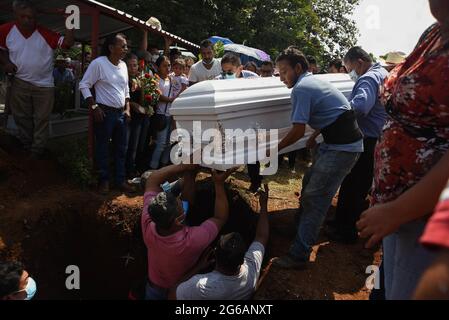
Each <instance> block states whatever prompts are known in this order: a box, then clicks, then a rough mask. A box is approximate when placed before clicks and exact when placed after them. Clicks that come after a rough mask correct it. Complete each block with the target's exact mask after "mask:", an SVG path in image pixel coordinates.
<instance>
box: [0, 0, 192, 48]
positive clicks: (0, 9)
mask: <svg viewBox="0 0 449 320" xmlns="http://www.w3.org/2000/svg"><path fill="white" fill-rule="evenodd" d="M12 2H13V0H0V21H5V22H6V21H12V20H14V15H13V13H12ZM35 3H36V7H37V8H38V9H37V10H38V12H39V18H38V20H39V24H41V25H43V26H45V27H47V28H49V29H51V30H53V31H56V32H59V33H64V31H65V20H64V18H63V15H64V13H65V10H66V8H67V7H68V6H69V5H77V6H78V7H79V8H80V12H81V29H80V30H75V37H76V40H77V41H79V42H82V43H88V42H90V43H91V44H92V50H93V55H94V56H97V54H96V53H97V49H96V48H97V47H98V43H99V39H100V38H104V37H106V36H108V35H110V34H114V33H117V32H123V31H125V30H129V29H132V28H134V27H137V28H140V29H147V30H148V31H149V32H151V33H153V34H155V35H158V36H160V37H163V38H169V39H172V40H174V41H175V42H177V43H182V44H183V45H184V46H187V47H189V48H192V49H199V46H198V45H196V44H194V43H192V42H189V41H187V40H185V39H182V38H181V37H178V36H176V35H174V34H171V33H169V32H166V31H164V30H157V29H156V28H155V27H152V26H149V25H147V24H146V22H145V21H142V20H140V19H138V18H136V17H134V16H132V15H130V14H127V13H126V12H123V11H120V10H117V9H115V8H112V7H109V6H107V5H105V4H103V3H100V2H98V1H94V0H36V1H35Z"/></svg>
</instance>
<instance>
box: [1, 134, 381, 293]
mask: <svg viewBox="0 0 449 320" xmlns="http://www.w3.org/2000/svg"><path fill="white" fill-rule="evenodd" d="M283 177H285V178H283ZM200 179H201V180H203V181H202V182H200V183H199V185H198V201H197V206H196V207H194V208H193V212H195V215H194V216H190V217H189V223H191V224H192V225H196V224H199V223H200V222H201V221H203V220H204V219H206V218H208V217H210V216H212V214H213V207H214V206H213V199H214V193H213V188H212V185H211V184H210V181H208V179H207V178H206V176H205V175H202V176H201V178H200ZM277 179H278V180H279V188H277V187H276V185H273V188H272V189H271V195H270V196H271V197H270V204H269V210H270V212H271V227H272V228H271V229H272V230H271V239H270V243H269V245H268V247H267V252H266V257H265V266H264V268H265V272H264V274H263V281H262V285H261V287H260V290H259V291H258V293H257V294H256V297H255V298H256V299H262V300H263V299H304V300H306V299H348V300H349V299H366V298H367V297H368V293H369V292H368V291H367V289H365V288H364V285H365V279H366V277H367V275H366V274H365V269H366V267H367V266H369V265H372V264H378V263H379V258H380V254H379V253H378V252H374V251H366V250H364V249H363V246H362V244H361V243H359V244H357V245H354V246H344V245H339V244H335V243H329V242H327V239H326V238H325V237H324V236H322V237H321V239H320V243H321V244H320V245H318V246H316V247H315V249H314V258H315V262H314V263H313V264H312V266H311V268H310V269H308V270H305V271H283V270H277V269H275V268H272V267H271V265H270V264H269V261H270V259H271V258H272V257H276V256H280V255H282V254H285V253H286V252H287V251H288V248H289V246H290V244H291V241H292V240H293V237H294V228H292V226H293V216H294V212H295V208H296V207H297V205H298V197H297V194H296V191H297V190H299V186H300V180H294V179H293V178H292V175H291V174H290V172H288V173H285V172H281V177H280V178H277ZM248 186H249V183H248V180H247V177H246V176H245V175H244V174H243V173H238V174H236V175H235V176H234V177H233V180H232V182H231V187H230V188H228V197H229V200H230V203H231V205H230V208H231V215H230V221H229V223H228V225H227V226H226V227H225V229H224V230H223V232H225V233H226V232H231V231H237V232H240V233H242V234H243V236H244V238H245V239H246V240H247V242H248V244H249V243H250V242H251V241H252V239H253V237H254V232H255V223H256V222H257V214H255V213H254V211H255V209H256V207H257V205H256V201H255V199H254V198H253V197H252V196H251V195H250V194H249V193H247V192H246V191H245V189H246V188H247V187H248ZM0 195H1V196H0V197H1V198H0V258H6V259H18V260H21V261H23V262H24V263H25V265H26V267H27V269H28V270H29V271H30V273H31V274H32V275H33V276H34V277H35V278H36V279H37V281H38V285H39V290H38V294H37V296H36V298H37V299H75V300H76V299H126V298H127V296H128V291H129V289H130V288H133V287H135V286H137V285H139V284H141V283H143V282H144V281H145V277H146V263H147V262H146V249H145V246H144V244H143V241H142V238H141V237H142V236H141V230H140V215H141V210H142V205H143V199H142V197H141V196H137V197H133V198H129V197H127V196H125V195H123V194H120V193H111V194H110V195H109V196H108V197H102V196H99V195H98V194H97V193H96V192H94V191H92V190H82V189H80V188H79V187H77V186H75V185H73V184H72V183H71V182H70V181H69V179H68V178H67V176H66V175H65V172H64V170H63V169H62V168H61V166H59V165H58V163H57V161H56V160H54V158H52V157H49V159H47V160H41V161H35V160H32V159H29V158H28V157H27V155H26V154H25V153H24V152H22V151H21V150H20V149H19V148H18V147H17V142H16V141H14V140H13V139H11V138H9V137H7V136H4V135H2V134H0ZM286 226H287V227H290V232H284V231H283V228H284V229H285V227H286ZM70 265H76V266H78V267H79V268H80V272H81V290H77V291H69V290H67V289H66V287H65V280H66V278H67V276H68V275H67V274H66V273H65V270H66V268H67V266H70Z"/></svg>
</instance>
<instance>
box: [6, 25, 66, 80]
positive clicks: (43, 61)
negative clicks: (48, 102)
mask: <svg viewBox="0 0 449 320" xmlns="http://www.w3.org/2000/svg"><path fill="white" fill-rule="evenodd" d="M63 42H64V37H61V36H60V35H59V34H57V33H56V32H53V31H51V30H48V29H46V28H44V27H41V26H37V27H36V29H35V30H34V31H33V32H32V33H30V34H23V33H22V32H21V31H20V30H19V28H18V27H17V25H16V24H15V23H14V22H11V23H6V24H3V25H1V26H0V50H2V49H6V50H7V51H8V54H9V59H10V60H11V62H12V63H13V64H15V65H16V66H17V73H16V74H15V76H16V77H17V78H18V79H20V80H23V81H26V82H29V83H31V84H32V85H35V86H37V87H43V88H52V87H54V80H53V55H54V50H55V49H57V48H59V47H61V45H62V44H63Z"/></svg>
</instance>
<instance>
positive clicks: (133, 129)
mask: <svg viewBox="0 0 449 320" xmlns="http://www.w3.org/2000/svg"><path fill="white" fill-rule="evenodd" d="M149 122H150V118H149V117H148V116H147V115H145V114H137V113H132V116H131V123H130V124H129V126H128V139H127V140H128V152H127V155H126V173H127V174H128V176H132V175H135V174H136V160H137V158H138V157H139V156H141V155H142V154H143V151H144V145H145V142H146V140H147V133H148V130H145V128H146V126H147V124H148V123H149Z"/></svg>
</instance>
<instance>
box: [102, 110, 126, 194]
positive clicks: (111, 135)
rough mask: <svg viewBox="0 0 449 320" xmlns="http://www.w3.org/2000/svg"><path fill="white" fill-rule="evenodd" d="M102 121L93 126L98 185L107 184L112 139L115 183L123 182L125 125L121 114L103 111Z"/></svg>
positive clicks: (120, 183)
mask: <svg viewBox="0 0 449 320" xmlns="http://www.w3.org/2000/svg"><path fill="white" fill-rule="evenodd" d="M104 114H105V116H104V120H103V122H101V123H95V124H94V130H95V144H96V157H97V159H96V160H97V166H98V170H99V175H100V183H103V182H109V143H110V141H111V139H112V144H113V146H114V160H115V183H116V184H117V185H118V186H120V185H122V184H123V183H124V182H125V160H126V148H127V145H126V144H127V143H126V138H127V131H128V130H127V128H128V126H127V124H126V117H125V115H124V114H123V112H118V111H111V110H109V109H105V110H104Z"/></svg>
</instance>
